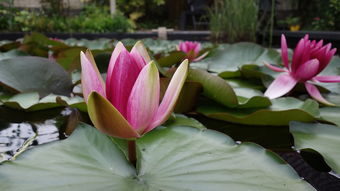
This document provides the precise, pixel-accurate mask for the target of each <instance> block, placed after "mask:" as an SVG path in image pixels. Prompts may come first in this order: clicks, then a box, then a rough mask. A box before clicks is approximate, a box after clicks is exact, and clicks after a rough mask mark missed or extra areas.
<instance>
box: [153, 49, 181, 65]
mask: <svg viewBox="0 0 340 191" xmlns="http://www.w3.org/2000/svg"><path fill="white" fill-rule="evenodd" d="M185 56H186V54H185V53H184V52H181V51H174V52H170V53H169V55H168V56H164V57H161V58H160V59H158V60H157V63H158V64H159V65H160V66H162V67H170V66H172V65H175V64H179V63H180V62H181V61H182V60H184V58H185Z"/></svg>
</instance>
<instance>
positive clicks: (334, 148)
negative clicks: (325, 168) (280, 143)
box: [290, 122, 340, 173]
mask: <svg viewBox="0 0 340 191" xmlns="http://www.w3.org/2000/svg"><path fill="white" fill-rule="evenodd" d="M290 132H291V133H292V134H293V136H294V143H295V147H296V149H313V150H315V151H317V152H319V153H320V154H321V155H322V156H323V157H324V159H325V161H326V163H327V164H328V165H329V166H330V167H331V168H332V169H333V170H334V171H335V172H336V173H340V161H339V158H340V150H339V144H340V128H339V127H337V126H334V125H326V124H320V123H314V124H310V123H300V122H291V123H290Z"/></svg>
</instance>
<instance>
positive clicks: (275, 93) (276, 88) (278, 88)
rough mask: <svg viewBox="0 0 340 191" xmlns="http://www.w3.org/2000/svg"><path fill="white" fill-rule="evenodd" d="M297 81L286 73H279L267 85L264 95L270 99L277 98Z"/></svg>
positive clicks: (290, 88)
mask: <svg viewBox="0 0 340 191" xmlns="http://www.w3.org/2000/svg"><path fill="white" fill-rule="evenodd" d="M296 83H297V81H296V80H295V79H294V78H293V77H292V76H290V75H289V74H287V73H284V74H280V75H279V76H278V77H277V78H276V79H275V80H274V81H273V82H272V83H271V84H270V86H269V87H268V89H267V90H266V92H265V93H264V95H265V96H267V97H269V98H270V99H274V98H278V97H281V96H283V95H285V94H286V93H288V92H289V91H290V90H292V89H293V88H294V86H295V85H296Z"/></svg>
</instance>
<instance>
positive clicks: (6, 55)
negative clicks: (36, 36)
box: [0, 49, 28, 60]
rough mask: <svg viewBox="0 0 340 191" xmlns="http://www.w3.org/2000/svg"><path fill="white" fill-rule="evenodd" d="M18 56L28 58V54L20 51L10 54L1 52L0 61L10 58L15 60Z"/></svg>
mask: <svg viewBox="0 0 340 191" xmlns="http://www.w3.org/2000/svg"><path fill="white" fill-rule="evenodd" d="M17 56H28V54H27V53H25V52H23V51H20V50H15V49H14V50H10V51H8V52H4V53H1V52H0V60H4V59H8V58H14V57H17Z"/></svg>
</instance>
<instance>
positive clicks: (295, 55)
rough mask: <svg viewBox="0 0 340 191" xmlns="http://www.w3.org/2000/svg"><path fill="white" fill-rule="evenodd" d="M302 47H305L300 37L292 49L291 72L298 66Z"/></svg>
mask: <svg viewBox="0 0 340 191" xmlns="http://www.w3.org/2000/svg"><path fill="white" fill-rule="evenodd" d="M304 49H305V41H304V39H301V40H300V41H299V43H298V44H297V46H296V48H295V50H294V53H293V60H292V65H291V71H292V72H295V71H296V69H297V68H298V67H299V64H300V63H301V59H302V55H303V51H304Z"/></svg>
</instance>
